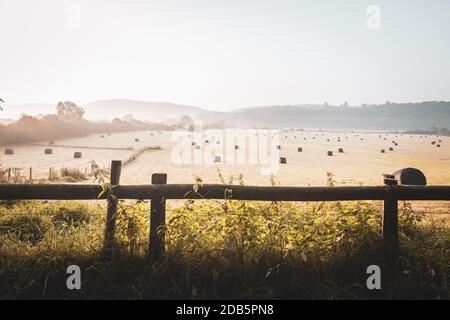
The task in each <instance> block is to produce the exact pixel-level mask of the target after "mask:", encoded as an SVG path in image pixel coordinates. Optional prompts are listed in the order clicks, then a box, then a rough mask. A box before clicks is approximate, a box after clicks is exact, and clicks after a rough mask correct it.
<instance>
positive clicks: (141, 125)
mask: <svg viewBox="0 0 450 320" xmlns="http://www.w3.org/2000/svg"><path fill="white" fill-rule="evenodd" d="M174 128H175V126H173V125H172V126H171V125H164V124H156V123H145V122H141V121H137V120H130V121H125V120H121V119H118V118H116V119H114V120H113V121H112V122H101V123H97V122H91V121H88V120H85V119H72V120H70V119H63V118H61V117H59V116H57V115H47V116H43V117H32V116H27V115H23V116H22V117H21V119H20V120H18V121H16V122H13V123H10V124H7V125H0V145H11V144H19V143H30V142H39V141H50V140H56V139H64V138H72V137H78V136H85V135H88V134H92V133H107V132H123V131H138V130H173V129H174Z"/></svg>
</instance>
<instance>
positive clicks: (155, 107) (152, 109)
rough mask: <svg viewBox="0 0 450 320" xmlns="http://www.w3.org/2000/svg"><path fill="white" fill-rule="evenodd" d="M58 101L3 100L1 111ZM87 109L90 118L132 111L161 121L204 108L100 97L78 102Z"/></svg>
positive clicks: (49, 107) (37, 111)
mask: <svg viewBox="0 0 450 320" xmlns="http://www.w3.org/2000/svg"><path fill="white" fill-rule="evenodd" d="M75 102H76V101H75ZM56 105H57V102H55V103H36V104H31V103H30V104H5V105H4V110H3V111H2V112H1V113H0V118H2V119H15V120H17V119H19V118H20V115H21V114H22V113H25V114H27V115H31V116H38V115H46V114H53V113H55V108H56ZM80 106H81V107H83V108H84V109H85V111H86V114H85V118H86V119H90V120H112V119H113V118H122V117H123V116H125V115H131V116H133V118H135V119H138V120H141V121H152V122H155V121H162V120H167V119H178V118H180V117H181V116H183V115H189V116H196V115H198V114H201V113H205V112H208V111H207V110H204V109H201V108H197V107H192V106H186V105H179V104H174V103H168V102H147V101H136V100H127V99H111V100H99V101H95V102H91V103H88V104H84V105H83V104H80Z"/></svg>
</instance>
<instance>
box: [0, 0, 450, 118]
mask: <svg viewBox="0 0 450 320" xmlns="http://www.w3.org/2000/svg"><path fill="white" fill-rule="evenodd" d="M449 39H450V1H449V0H433V1H427V0H409V1H407V0H388V1H381V0H371V1H365V0H316V1H312V0H310V1H301V0H295V1H288V0H276V1H275V0H273V1H265V0H257V1H250V0H240V1H235V0H203V1H202V0H189V1H187V0H161V1H156V0H145V1H144V0H127V1H117V0H107V1H105V0H70V1H67V0H39V1H30V0H0V97H1V98H3V99H4V100H6V101H7V102H9V103H45V102H56V101H60V100H72V101H74V102H76V103H79V104H84V103H88V102H91V101H95V100H101V99H113V98H127V99H136V100H146V101H168V102H174V103H179V104H186V105H193V106H198V107H203V108H208V109H212V110H221V111H227V110H232V109H236V108H241V107H250V106H264V105H285V104H309V103H314V104H315V103H318V104H322V103H324V102H328V103H329V104H342V103H344V102H345V101H348V103H349V104H350V105H359V104H362V103H384V102H385V101H391V102H418V101H430V100H450V89H449V87H450V59H449V57H450V41H449Z"/></svg>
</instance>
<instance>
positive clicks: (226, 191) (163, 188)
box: [0, 161, 450, 260]
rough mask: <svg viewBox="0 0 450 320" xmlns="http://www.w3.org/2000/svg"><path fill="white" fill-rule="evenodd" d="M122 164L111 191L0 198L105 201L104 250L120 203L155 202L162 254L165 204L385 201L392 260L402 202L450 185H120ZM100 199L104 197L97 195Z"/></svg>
mask: <svg viewBox="0 0 450 320" xmlns="http://www.w3.org/2000/svg"><path fill="white" fill-rule="evenodd" d="M121 167H122V163H121V161H112V163H111V178H110V186H114V187H113V188H107V189H108V190H109V191H108V192H106V193H104V194H102V195H100V194H101V193H102V186H100V185H92V184H91V185H78V184H74V185H70V184H35V185H33V184H0V200H107V203H108V206H107V214H106V223H105V238H104V248H105V250H106V251H110V250H111V249H112V247H113V245H114V232H115V227H116V223H115V216H116V214H117V201H118V200H119V199H124V200H125V199H140V200H151V208H150V248H149V249H150V252H151V254H152V255H156V256H158V255H160V254H161V253H162V252H164V250H165V243H164V227H165V219H166V200H170V199H219V200H220V199H229V200H257V201H356V200H381V201H384V213H383V242H384V247H385V250H386V255H387V257H388V258H389V260H392V259H395V257H396V255H397V253H398V250H399V239H398V201H402V200H426V201H434V200H450V186H402V185H397V181H396V180H394V179H392V178H390V177H385V178H384V181H383V182H384V184H383V185H381V186H365V187H364V186H354V187H257V186H240V185H222V184H220V185H219V184H205V185H199V186H197V187H198V189H197V190H196V192H194V185H192V184H167V175H166V174H163V173H161V174H153V176H152V179H151V184H149V185H120V174H121ZM99 195H100V196H99Z"/></svg>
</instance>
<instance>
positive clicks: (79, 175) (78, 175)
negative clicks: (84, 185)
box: [60, 168, 87, 182]
mask: <svg viewBox="0 0 450 320" xmlns="http://www.w3.org/2000/svg"><path fill="white" fill-rule="evenodd" d="M60 175H61V178H62V179H63V180H65V181H67V182H78V181H84V180H86V179H87V177H86V175H85V174H84V172H82V171H80V170H79V169H77V168H63V169H61V171H60Z"/></svg>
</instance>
